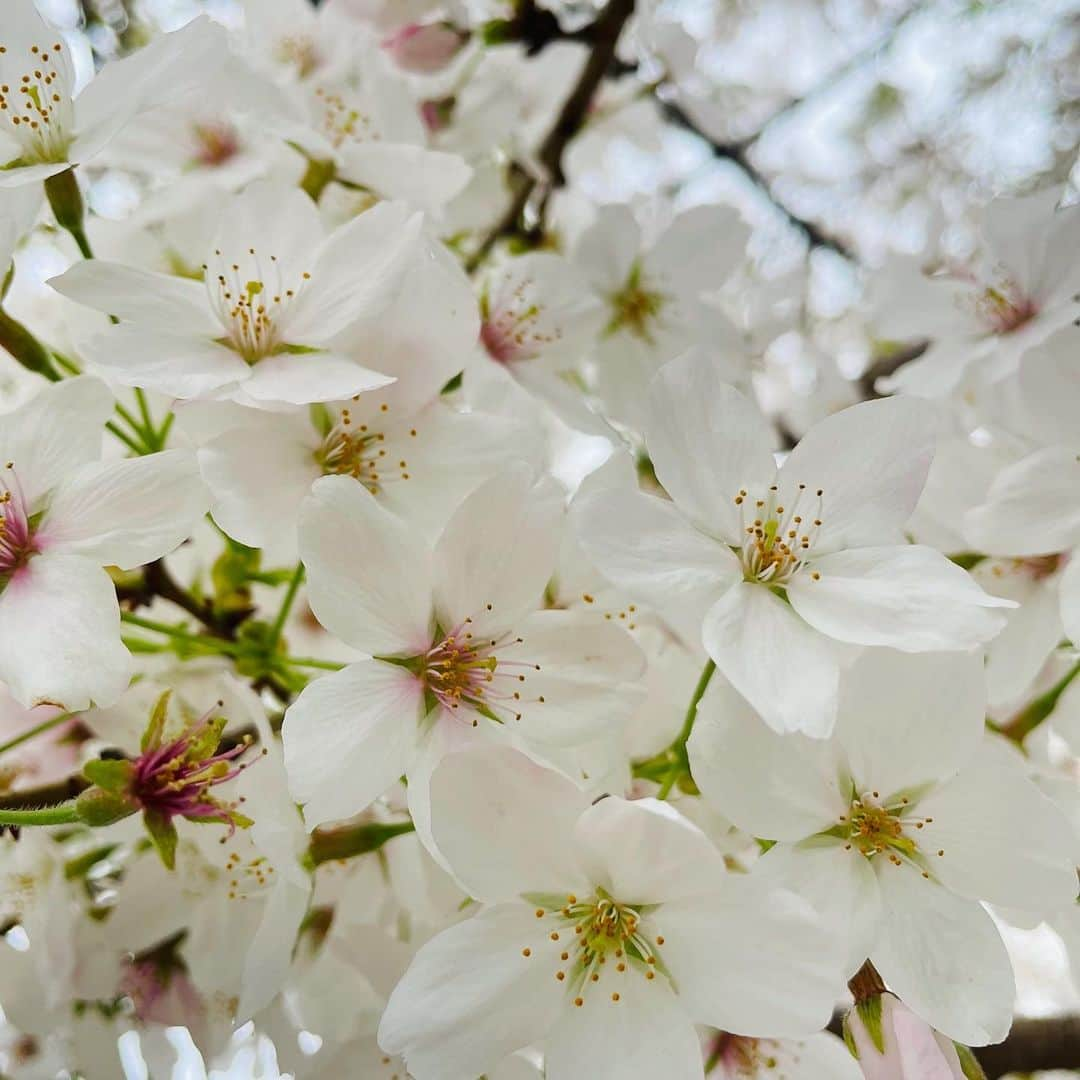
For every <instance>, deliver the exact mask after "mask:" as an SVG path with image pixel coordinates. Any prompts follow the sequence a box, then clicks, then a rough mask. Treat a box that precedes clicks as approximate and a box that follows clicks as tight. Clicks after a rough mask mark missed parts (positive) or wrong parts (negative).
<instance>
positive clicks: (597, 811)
mask: <svg viewBox="0 0 1080 1080" xmlns="http://www.w3.org/2000/svg"><path fill="white" fill-rule="evenodd" d="M574 839H575V843H576V845H577V848H578V851H579V853H580V858H581V861H582V865H583V866H584V867H586V869H587V872H588V874H589V877H590V879H591V880H592V881H594V882H596V883H598V884H600V885H602V886H603V887H604V888H605V889H606V890H607V891H608V892H609V893H610V894H611V895H612V896H613V897H615V899H616V900H618V901H619V902H620V903H625V904H631V905H634V906H637V905H640V904H657V903H662V902H664V901H666V900H671V899H673V898H675V897H681V896H693V895H695V894H697V893H701V892H703V891H706V890H715V889H716V887H717V884H718V883H719V882H721V881H722V880H723V879H724V877H725V874H726V871H725V869H724V862H723V858H722V856H721V855H720V852H719V851H718V850H717V849H716V848H715V847H714V846H713V844H712V842H711V841H710V840H709V838H708V837H707V836H706V835H705V834H704V833H703V832H702V831H701V830H700V829H699V828H698V827H697V826H696V825H695V824H693V823H692V822H690V821H688V820H687V819H686V818H684V817H683V816H682V815H681V814H680V813H679V812H678V811H677V810H676V809H675V808H674V807H672V806H670V805H669V804H668V803H666V802H660V801H658V800H657V799H636V800H634V801H633V802H629V801H627V800H626V799H620V798H619V797H618V796H615V795H612V796H609V797H608V798H606V799H601V800H600V801H599V802H597V803H596V804H595V805H593V806H591V807H589V808H588V809H587V810H586V811H585V813H584V814H582V815H581V818H580V819H579V820H578V822H577V826H576V827H575V830H574Z"/></svg>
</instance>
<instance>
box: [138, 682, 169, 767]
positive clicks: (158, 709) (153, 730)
mask: <svg viewBox="0 0 1080 1080" xmlns="http://www.w3.org/2000/svg"><path fill="white" fill-rule="evenodd" d="M170 697H172V691H171V690H166V691H165V692H164V693H163V694H162V695H161V697H159V698H158V699H157V703H156V704H155V705H154V711H153V712H152V713H151V714H150V721H149V723H147V725H146V730H145V731H144V732H143V737H142V742H141V743H140V744H139V745H140V748H141V749H142V752H143V753H144V754H145V753H146V752H147V751H148V750H157V749H158V748H159V747H160V746H161V743H162V740H163V738H164V735H165V720H166V719H167V717H168V715H169V698H170Z"/></svg>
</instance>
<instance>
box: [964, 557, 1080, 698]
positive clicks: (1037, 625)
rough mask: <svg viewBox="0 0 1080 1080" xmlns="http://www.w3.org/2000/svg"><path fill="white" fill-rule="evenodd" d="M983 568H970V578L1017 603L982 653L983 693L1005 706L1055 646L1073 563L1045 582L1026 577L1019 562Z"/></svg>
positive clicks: (1027, 571)
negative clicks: (984, 662) (974, 577)
mask: <svg viewBox="0 0 1080 1080" xmlns="http://www.w3.org/2000/svg"><path fill="white" fill-rule="evenodd" d="M985 565H986V564H985V563H984V564H980V565H979V566H978V567H976V568H975V571H974V572H975V576H976V579H977V580H979V581H980V583H981V584H983V587H984V588H985V589H986V590H987V591H988V592H993V593H996V594H998V595H1002V596H1006V597H1007V598H1008V599H1010V600H1015V601H1016V602H1017V603H1019V605H1020V607H1019V608H1017V609H1016V610H1015V611H1012V612H1010V613H1009V621H1008V622H1007V623H1006V624H1005V629H1004V630H1002V631H1001V633H1000V634H998V636H997V637H996V638H994V639H993V641H991V642H990V644H989V646H988V647H987V650H986V689H987V694H988V696H989V699H990V704H991V705H1010V704H1012V703H1013V702H1015V701H1017V700H1019V699H1020V698H1021V697H1022V696H1023V695H1024V692H1025V691H1026V690H1028V689H1029V688H1030V687H1031V684H1032V683H1033V682H1034V681H1035V679H1036V678H1037V677H1038V675H1039V673H1040V672H1041V671H1042V669H1043V667H1044V665H1045V664H1046V661H1047V660H1048V659H1049V657H1050V654H1051V653H1052V652H1053V651H1054V650H1055V649H1056V648H1057V647H1058V644H1059V642H1060V641H1061V637H1062V633H1063V629H1062V624H1063V620H1064V618H1065V616H1066V604H1067V603H1068V598H1069V591H1070V586H1071V583H1072V581H1073V580H1075V579H1076V574H1077V572H1076V569H1075V563H1074V562H1070V563H1068V564H1067V565H1066V569H1065V572H1064V573H1063V574H1060V575H1058V574H1052V575H1050V576H1048V577H1045V578H1043V577H1038V576H1037V574H1032V572H1031V570H1030V569H1029V568H1028V567H1026V566H1025V565H1024V564H1023V563H1020V564H1019V565H1018V564H1016V563H1014V562H1013V561H1012V560H1008V561H1007V562H1005V563H1004V564H1003V563H1001V562H999V561H996V560H995V561H994V562H993V563H992V564H991V565H990V566H988V567H987V571H988V572H987V573H985V574H983V573H980V571H981V570H982V569H983V566H985ZM1070 567H1071V568H1072V574H1071V576H1070ZM995 569H997V570H1000V571H1001V573H1002V577H1001V578H997V577H995V576H994V571H995ZM1010 578H1012V579H1013V580H1011V581H1010V580H1009V579H1010ZM1073 587H1075V586H1073ZM1059 603H1060V610H1059ZM1073 625H1074V626H1077V628H1078V629H1080V623H1077V622H1075V621H1074V623H1073ZM1064 632H1065V633H1066V634H1067V631H1064Z"/></svg>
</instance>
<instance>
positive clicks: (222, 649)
mask: <svg viewBox="0 0 1080 1080" xmlns="http://www.w3.org/2000/svg"><path fill="white" fill-rule="evenodd" d="M120 618H121V620H122V621H123V622H126V623H129V624H130V625H131V626H138V627H140V628H141V629H143V630H152V631H153V632H154V633H155V634H164V635H165V636H166V637H170V638H173V639H174V640H176V641H182V642H184V643H185V644H187V645H193V646H195V647H197V648H203V649H206V650H208V651H209V652H216V653H229V654H230V655H235V654H238V653H239V652H240V647H239V646H238V645H236V644H235V643H234V642H231V641H226V640H225V639H224V638H218V637H214V636H213V635H212V634H191V633H189V632H188V631H186V630H181V629H179V628H178V627H175V626H169V625H168V624H167V623H161V622H156V621H155V620H154V619H144V618H143V617H142V616H141V615H134V614H132V613H131V612H130V611H122V612H120Z"/></svg>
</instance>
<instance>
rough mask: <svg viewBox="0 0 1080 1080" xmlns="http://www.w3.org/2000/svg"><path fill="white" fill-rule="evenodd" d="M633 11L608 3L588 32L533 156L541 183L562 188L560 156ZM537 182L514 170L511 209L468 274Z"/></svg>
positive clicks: (620, 2)
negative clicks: (585, 47) (579, 61)
mask: <svg viewBox="0 0 1080 1080" xmlns="http://www.w3.org/2000/svg"><path fill="white" fill-rule="evenodd" d="M633 11H634V0H610V2H609V3H608V5H607V7H606V8H604V11H603V13H602V14H601V15H600V17H599V18H598V19H597V20H596V22H594V23H593V24H592V26H591V27H590V29H589V35H588V38H589V41H590V44H591V48H590V51H589V56H588V59H587V60H586V61H585V66H584V67H583V68H582V69H581V74H580V75H579V76H578V81H577V84H576V85H575V86H574V89H573V90H572V91H571V93H570V96H569V97H568V98H567V99H566V101H565V102H563V107H562V109H560V111H559V116H558V118H557V119H556V121H555V124H554V126H553V127H552V129H551V130H550V131H549V132H548V134H547V136H546V137H545V139H544V141H543V142H542V143H541V144H540V148H539V150H538V151H537V155H536V156H537V161H538V163H539V166H540V170H541V172H542V174H543V178H544V182H545V183H546V184H550V185H551V186H552V187H561V186H562V184H563V183H564V181H565V176H564V175H563V170H562V157H563V152H564V151H565V150H566V147H567V145H568V144H569V142H570V140H571V139H573V138H574V136H575V135H577V134H578V133H579V132H580V131H581V129H582V127H583V126H584V123H585V118H586V116H587V115H588V112H589V106H590V105H591V104H592V100H593V96H594V95H595V93H596V90H597V88H598V87H599V86H600V82H601V80H602V79H603V78H604V75H605V73H606V72H607V71H608V69H609V67H610V66H611V62H612V60H613V59H614V58H615V49H616V46H617V45H618V43H619V35H620V34H621V33H622V29H623V27H624V26H625V25H626V21H627V19H629V18H630V16H631V15H632V14H633ZM539 182H540V178H539V177H538V176H535V175H533V174H532V173H528V172H525V171H524V170H523V169H520V168H519V169H517V170H516V179H515V182H514V185H513V187H514V193H513V197H512V198H511V200H510V206H509V207H508V208H507V210H506V212H505V213H504V214H503V216H502V217H501V218H500V219H499V221H498V223H497V224H496V225H495V226H494V228H492V229H491V230H490V231H489V232H488V234H487V235H486V236H485V237H484V239H483V241H482V242H481V244H480V246H479V247H478V248H477V249H476V251H474V252H473V254H472V255H471V256H470V258H469V259H468V261H467V263H466V268H467V269H468V270H469V271H470V272H471V271H473V270H475V269H476V268H477V267H478V266H479V265H480V264H481V263H482V262H483V261H484V260H485V259H486V258H487V256H488V254H489V253H490V252H491V249H492V248H493V247H494V246H495V244H496V243H498V241H499V240H500V239H501V238H502V237H505V236H512V235H513V234H514V233H515V232H516V231H517V229H518V226H519V221H520V219H521V215H522V213H523V212H524V210H525V207H526V205H527V203H528V201H529V198H530V196H531V195H532V193H533V191H534V190H535V189H536V187H537V185H538V183H539Z"/></svg>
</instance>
